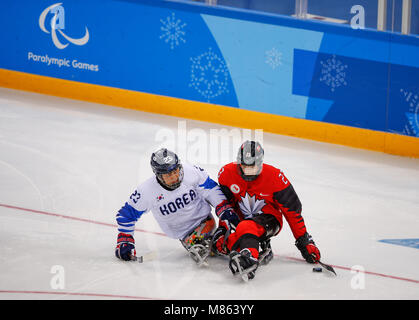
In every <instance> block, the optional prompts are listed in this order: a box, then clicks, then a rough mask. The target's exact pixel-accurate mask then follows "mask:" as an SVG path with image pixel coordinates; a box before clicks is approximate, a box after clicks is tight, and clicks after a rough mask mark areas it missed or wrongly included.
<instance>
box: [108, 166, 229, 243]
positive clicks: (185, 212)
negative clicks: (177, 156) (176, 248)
mask: <svg viewBox="0 0 419 320" xmlns="http://www.w3.org/2000/svg"><path fill="white" fill-rule="evenodd" d="M183 171H184V176H183V180H182V183H181V184H180V186H179V187H178V188H176V189H175V190H167V189H165V188H163V187H162V186H161V185H160V184H159V183H158V181H157V178H156V176H153V177H151V178H150V179H148V180H146V181H145V182H144V183H142V184H140V185H139V186H138V187H137V188H136V190H135V191H134V193H133V194H132V195H131V197H130V198H129V200H128V201H127V202H126V203H125V206H124V207H122V209H121V210H119V212H118V214H117V215H116V221H117V223H118V230H119V232H123V233H127V234H131V235H133V234H134V228H135V223H136V221H137V220H138V218H140V216H141V215H142V214H144V213H146V212H148V211H151V212H152V213H153V216H154V218H155V219H156V221H157V222H158V224H159V226H160V228H161V229H162V230H163V232H164V233H165V234H166V235H167V236H169V237H171V238H174V239H183V238H184V237H186V236H187V235H188V234H189V233H190V232H191V231H192V230H193V229H194V228H196V227H197V226H198V225H199V224H200V223H201V222H202V220H204V219H205V218H206V217H208V215H210V213H211V206H213V207H216V206H217V205H218V204H220V203H221V202H223V201H224V200H226V198H225V196H224V194H223V192H222V191H221V189H220V187H219V186H218V184H217V183H216V182H215V181H214V180H212V179H211V178H210V177H209V176H208V174H207V173H206V172H205V171H204V170H203V169H201V168H199V167H197V166H192V165H190V164H183ZM210 205H211V206H210Z"/></svg>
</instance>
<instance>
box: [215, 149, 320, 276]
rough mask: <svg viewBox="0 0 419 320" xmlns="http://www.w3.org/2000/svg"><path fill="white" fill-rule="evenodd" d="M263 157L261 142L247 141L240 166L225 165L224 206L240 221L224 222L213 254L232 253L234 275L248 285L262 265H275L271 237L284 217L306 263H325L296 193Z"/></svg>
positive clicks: (221, 176)
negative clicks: (230, 208) (309, 229)
mask: <svg viewBox="0 0 419 320" xmlns="http://www.w3.org/2000/svg"><path fill="white" fill-rule="evenodd" d="M263 156H264V150H263V148H262V146H261V145H260V143H258V142H255V141H246V142H244V143H243V144H242V145H241V147H240V148H239V152H238V155H237V162H232V163H229V164H227V165H225V166H224V167H222V168H221V170H220V171H219V174H218V183H219V185H220V188H221V190H222V191H223V193H224V194H225V195H226V197H227V200H228V202H226V203H225V205H226V206H230V205H231V206H232V207H233V208H234V211H235V212H237V215H238V216H239V219H240V222H239V223H238V224H237V225H236V221H234V220H235V219H225V218H224V217H221V218H220V222H219V227H218V229H217V230H216V231H215V233H214V236H213V240H212V241H213V242H212V250H213V251H215V252H216V253H221V254H229V255H230V263H229V267H230V269H231V271H232V273H233V274H240V275H241V276H242V277H243V279H244V280H247V279H253V278H254V276H255V271H256V269H257V267H258V265H259V264H267V263H269V261H270V260H272V258H273V253H272V249H271V245H270V238H271V237H273V236H275V235H277V234H278V233H279V232H280V230H281V229H282V226H283V217H285V220H286V221H287V222H288V224H289V226H290V228H291V231H292V233H293V235H294V237H295V239H296V242H295V245H296V246H297V248H298V249H299V250H300V252H301V254H302V256H303V257H304V259H305V260H306V261H307V262H309V263H316V262H318V261H319V260H320V251H319V249H318V248H317V247H316V245H315V243H314V241H313V239H312V237H311V236H310V235H309V234H308V232H307V229H306V226H305V223H304V219H303V217H302V216H301V209H302V207H301V202H300V200H299V198H298V196H297V193H296V192H295V190H294V188H293V186H292V184H291V183H290V182H289V180H288V179H287V178H286V177H285V175H284V174H283V172H282V171H281V170H280V169H277V168H275V167H273V166H271V165H268V164H264V163H263ZM227 218H229V217H227ZM259 249H260V250H261V251H259Z"/></svg>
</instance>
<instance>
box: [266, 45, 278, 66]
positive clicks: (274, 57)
mask: <svg viewBox="0 0 419 320" xmlns="http://www.w3.org/2000/svg"><path fill="white" fill-rule="evenodd" d="M265 63H266V64H268V65H269V66H270V67H271V68H272V69H273V70H275V69H276V68H278V67H279V66H280V65H282V52H280V51H278V50H277V49H276V48H272V49H271V50H268V51H265Z"/></svg>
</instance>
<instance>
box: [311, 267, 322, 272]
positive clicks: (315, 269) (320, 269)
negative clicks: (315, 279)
mask: <svg viewBox="0 0 419 320" xmlns="http://www.w3.org/2000/svg"><path fill="white" fill-rule="evenodd" d="M322 270H323V269H322V268H313V272H322Z"/></svg>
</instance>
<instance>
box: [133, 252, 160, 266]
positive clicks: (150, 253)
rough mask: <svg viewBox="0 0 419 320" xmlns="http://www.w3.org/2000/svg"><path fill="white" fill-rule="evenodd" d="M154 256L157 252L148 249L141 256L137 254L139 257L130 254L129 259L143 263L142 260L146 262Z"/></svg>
mask: <svg viewBox="0 0 419 320" xmlns="http://www.w3.org/2000/svg"><path fill="white" fill-rule="evenodd" d="M156 257H157V252H155V251H150V252H147V253H146V254H144V255H142V256H139V257H137V256H131V260H132V261H136V262H138V263H143V262H146V261H151V260H154V259H155V258H156Z"/></svg>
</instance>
